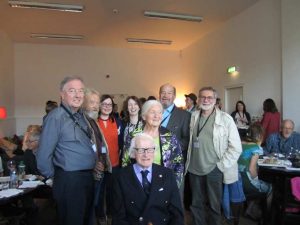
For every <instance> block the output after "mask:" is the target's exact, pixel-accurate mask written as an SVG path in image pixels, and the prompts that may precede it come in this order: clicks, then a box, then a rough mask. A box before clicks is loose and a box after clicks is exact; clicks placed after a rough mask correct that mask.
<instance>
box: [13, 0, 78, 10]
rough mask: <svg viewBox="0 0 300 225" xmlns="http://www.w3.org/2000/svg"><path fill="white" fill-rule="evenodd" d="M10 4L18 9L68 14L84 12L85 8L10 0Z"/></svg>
mask: <svg viewBox="0 0 300 225" xmlns="http://www.w3.org/2000/svg"><path fill="white" fill-rule="evenodd" d="M8 4H9V5H10V6H11V7H16V8H33V9H47V10H59V11H67V12H82V11H83V8H84V7H83V6H82V5H68V4H57V3H43V2H31V1H17V0H8Z"/></svg>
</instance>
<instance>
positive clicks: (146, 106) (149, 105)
mask: <svg viewBox="0 0 300 225" xmlns="http://www.w3.org/2000/svg"><path fill="white" fill-rule="evenodd" d="M155 105H158V106H159V107H160V108H161V111H162V112H163V111H164V108H163V106H162V104H161V103H160V102H159V101H157V100H148V101H146V102H145V103H144V104H143V107H142V112H141V115H142V117H144V116H145V115H146V114H147V113H148V111H149V110H150V109H151V108H152V107H153V106H155Z"/></svg>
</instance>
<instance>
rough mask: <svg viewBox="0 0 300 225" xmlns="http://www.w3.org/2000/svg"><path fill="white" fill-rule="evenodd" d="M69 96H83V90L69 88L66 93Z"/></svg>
mask: <svg viewBox="0 0 300 225" xmlns="http://www.w3.org/2000/svg"><path fill="white" fill-rule="evenodd" d="M66 92H67V93H68V94H69V95H72V96H74V95H76V94H78V95H84V89H75V88H70V89H68V90H67V91H66Z"/></svg>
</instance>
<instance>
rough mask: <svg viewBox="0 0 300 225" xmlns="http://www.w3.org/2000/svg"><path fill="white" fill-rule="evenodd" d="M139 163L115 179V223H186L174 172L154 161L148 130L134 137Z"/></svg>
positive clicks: (133, 143)
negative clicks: (146, 132)
mask: <svg viewBox="0 0 300 225" xmlns="http://www.w3.org/2000/svg"><path fill="white" fill-rule="evenodd" d="M130 154H131V156H133V157H134V158H135V160H136V163H135V164H133V165H130V166H128V167H125V168H124V169H122V170H121V171H120V173H119V174H118V175H117V176H116V177H115V179H114V186H113V188H114V190H113V196H114V201H113V220H112V224H113V225H150V224H154V225H167V224H168V225H183V224H184V220H183V209H182V205H181V200H180V196H179V191H178V188H177V185H176V180H175V176H174V174H173V172H172V171H171V170H170V169H168V168H165V167H162V166H159V165H156V164H153V159H154V155H155V143H154V140H153V138H152V137H151V136H150V135H148V134H145V133H140V134H138V135H137V136H136V137H135V138H133V139H132V142H131V147H130Z"/></svg>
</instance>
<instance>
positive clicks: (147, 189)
mask: <svg viewBox="0 0 300 225" xmlns="http://www.w3.org/2000/svg"><path fill="white" fill-rule="evenodd" d="M148 173H149V171H148V170H143V171H141V174H142V185H143V189H144V192H145V194H146V195H147V196H148V195H149V193H150V183H149V181H148V179H147V175H148Z"/></svg>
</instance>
